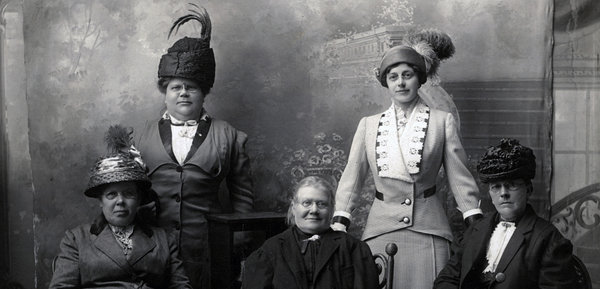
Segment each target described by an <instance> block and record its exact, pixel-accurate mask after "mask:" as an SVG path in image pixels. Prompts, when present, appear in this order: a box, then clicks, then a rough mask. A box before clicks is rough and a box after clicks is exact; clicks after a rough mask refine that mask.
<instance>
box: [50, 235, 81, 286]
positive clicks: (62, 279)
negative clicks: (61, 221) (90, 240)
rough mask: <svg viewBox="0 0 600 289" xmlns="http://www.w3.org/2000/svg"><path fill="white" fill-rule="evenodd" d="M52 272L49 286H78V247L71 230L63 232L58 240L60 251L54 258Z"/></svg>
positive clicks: (79, 282) (79, 277) (79, 280)
mask: <svg viewBox="0 0 600 289" xmlns="http://www.w3.org/2000/svg"><path fill="white" fill-rule="evenodd" d="M53 265H54V272H53V274H52V280H51V281H50V287H49V288H51V289H53V288H80V287H81V276H80V274H79V248H78V247H77V240H76V239H75V234H73V232H72V231H71V230H68V231H67V232H66V233H65V237H64V238H63V239H62V240H61V242H60V253H59V254H58V256H56V258H55V259H54V264H53Z"/></svg>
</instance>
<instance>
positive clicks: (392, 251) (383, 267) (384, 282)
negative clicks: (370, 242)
mask: <svg viewBox="0 0 600 289" xmlns="http://www.w3.org/2000/svg"><path fill="white" fill-rule="evenodd" d="M385 253H386V254H387V256H385V255H383V254H381V253H377V254H375V255H373V258H374V259H375V263H376V264H377V273H378V274H379V275H382V274H383V278H380V279H381V281H380V282H379V288H381V289H383V288H385V289H392V288H394V255H396V253H398V246H396V244H394V243H388V244H387V245H386V246H385Z"/></svg>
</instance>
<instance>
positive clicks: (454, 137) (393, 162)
mask: <svg viewBox="0 0 600 289" xmlns="http://www.w3.org/2000/svg"><path fill="white" fill-rule="evenodd" d="M422 36H423V37H421V38H422V41H415V42H414V43H411V45H410V46H409V45H402V46H396V47H393V48H391V49H390V50H388V51H387V52H386V53H385V54H384V56H383V58H382V60H381V64H380V66H379V71H378V73H376V76H377V79H378V80H379V82H380V83H381V85H382V86H383V87H384V88H387V89H388V90H389V95H390V99H391V102H392V104H391V106H390V108H389V109H388V110H386V111H385V112H383V113H378V114H376V115H373V116H368V117H364V118H362V119H361V121H360V123H359V124H358V128H357V130H356V133H355V135H354V140H353V141H352V148H351V149H350V154H349V157H348V164H347V165H346V168H345V170H344V173H343V174H342V177H341V179H340V182H339V185H338V188H337V192H336V212H335V213H334V218H333V225H332V227H333V228H334V229H336V230H345V229H346V227H347V226H349V225H350V222H351V219H352V218H351V214H352V212H353V211H354V209H355V208H356V206H357V205H358V203H357V202H358V199H359V194H360V193H361V187H362V186H363V183H364V180H365V178H366V177H367V174H368V172H369V170H371V172H372V174H373V178H374V182H375V189H376V192H374V193H375V199H374V201H373V205H372V207H371V210H370V212H369V216H368V219H367V224H366V226H365V229H364V232H363V236H362V239H363V240H365V241H366V242H367V244H368V245H369V246H370V247H371V251H373V253H374V254H375V253H381V252H384V250H385V245H386V244H387V243H388V242H394V243H396V244H397V245H398V248H399V251H398V254H397V255H396V257H395V258H396V264H397V266H396V267H395V272H394V279H395V282H394V286H395V288H431V287H432V286H433V281H434V279H435V277H436V276H437V273H438V272H439V271H440V270H441V269H442V268H443V267H444V265H445V264H446V262H447V260H448V259H449V243H450V241H451V240H452V232H451V231H450V226H449V224H448V220H447V218H446V212H445V210H444V208H443V203H444V200H443V198H442V197H441V196H440V194H436V190H435V182H436V177H437V175H438V172H439V170H440V168H441V166H442V165H443V166H444V169H445V171H446V174H447V176H448V181H449V184H450V189H451V190H452V193H453V194H454V198H455V199H456V202H457V204H458V209H459V210H460V211H461V212H462V213H463V217H464V218H465V219H466V221H467V223H469V222H470V221H472V219H474V218H478V217H480V216H481V210H480V209H479V190H478V188H477V185H476V183H475V180H474V179H473V176H472V175H471V173H470V172H469V170H468V169H467V166H466V160H467V156H466V153H465V151H464V149H463V146H462V143H461V140H460V135H459V133H458V129H459V128H458V125H457V124H456V120H455V117H454V116H453V115H452V114H451V113H448V112H445V111H441V110H437V109H433V108H431V107H430V106H429V105H427V104H426V103H425V102H424V101H423V99H422V98H421V97H420V96H419V88H420V87H421V85H423V84H424V83H425V82H426V81H427V78H428V76H430V75H432V73H434V72H435V71H434V70H433V69H432V67H437V65H438V64H439V61H440V58H444V57H449V56H451V55H452V53H453V52H454V46H453V45H452V42H451V40H450V38H449V37H448V36H447V35H446V34H443V33H440V32H437V31H427V32H424V34H423V35H422ZM409 39H413V40H414V39H415V38H414V37H409ZM441 51H446V52H448V51H450V53H449V55H445V56H444V57H440V56H438V55H439V54H441V53H440V52H441ZM446 54H448V53H446Z"/></svg>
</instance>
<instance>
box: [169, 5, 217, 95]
mask: <svg viewBox="0 0 600 289" xmlns="http://www.w3.org/2000/svg"><path fill="white" fill-rule="evenodd" d="M189 4H190V5H191V6H192V7H193V8H191V9H189V12H190V14H187V15H184V16H182V17H179V19H177V20H175V22H174V23H173V26H171V29H170V30H169V35H168V37H167V39H168V38H170V37H171V34H177V32H178V31H179V28H180V27H181V26H182V25H183V24H185V23H187V22H189V21H191V20H195V21H198V22H199V23H200V25H201V26H202V29H201V31H200V37H199V38H191V37H183V38H181V39H179V40H177V42H175V44H173V46H171V48H169V49H168V50H167V53H166V54H164V55H163V56H162V57H161V59H160V63H159V64H158V77H159V78H162V77H180V78H187V79H192V80H194V81H196V82H197V83H198V85H200V86H201V87H207V88H212V86H213V83H214V82H215V66H216V64H215V55H214V53H213V50H212V48H210V34H211V30H212V24H211V22H210V17H209V16H208V12H206V9H204V8H203V7H200V6H198V5H196V4H193V3H189Z"/></svg>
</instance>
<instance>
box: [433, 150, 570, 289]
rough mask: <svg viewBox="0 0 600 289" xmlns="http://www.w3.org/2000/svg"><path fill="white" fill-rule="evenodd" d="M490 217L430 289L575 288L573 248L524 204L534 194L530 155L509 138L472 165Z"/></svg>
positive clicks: (457, 247) (455, 249)
mask: <svg viewBox="0 0 600 289" xmlns="http://www.w3.org/2000/svg"><path fill="white" fill-rule="evenodd" d="M477 170H478V171H479V178H480V179H481V181H482V182H484V183H487V184H488V185H489V194H490V198H491V199H492V203H493V204H494V206H495V207H496V211H497V212H495V213H493V214H491V215H488V216H486V217H485V218H483V219H481V220H479V221H478V222H476V223H474V224H473V225H472V226H470V227H469V229H467V231H465V234H464V236H463V238H462V240H460V241H459V242H456V243H455V244H453V245H452V254H451V255H450V256H452V257H451V258H450V261H448V263H447V265H446V267H445V268H444V269H443V270H442V271H441V272H440V274H439V275H438V277H437V279H436V280H435V284H434V288H436V289H446V288H468V289H478V288H493V289H503V288H506V289H508V288H510V289H519V288H522V289H526V288H528V289H529V288H565V289H566V288H578V287H577V286H575V284H572V282H573V280H575V272H574V269H573V266H572V265H571V263H570V260H571V252H572V248H573V246H572V245H571V242H569V240H567V239H565V238H564V237H563V236H562V235H561V234H560V232H559V231H558V230H557V229H556V228H555V227H554V226H553V225H552V224H551V223H549V222H548V221H546V220H544V219H542V218H540V217H538V216H537V215H536V213H535V211H533V208H532V207H531V206H530V205H528V204H527V200H529V198H530V197H531V194H532V193H533V187H532V184H531V180H532V179H533V177H534V176H535V156H534V155H533V151H532V150H531V149H530V148H528V147H525V146H522V145H520V144H519V141H517V140H514V139H503V140H501V141H500V144H499V145H497V146H493V147H490V148H489V149H488V150H487V151H486V152H485V154H484V155H483V157H482V158H481V160H480V162H479V164H478V165H477Z"/></svg>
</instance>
